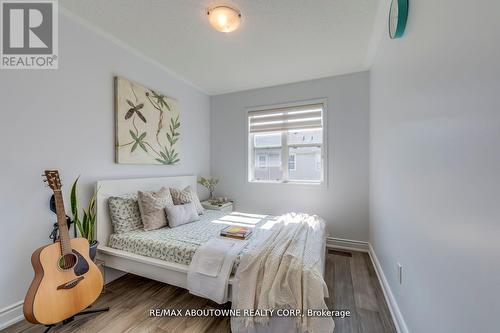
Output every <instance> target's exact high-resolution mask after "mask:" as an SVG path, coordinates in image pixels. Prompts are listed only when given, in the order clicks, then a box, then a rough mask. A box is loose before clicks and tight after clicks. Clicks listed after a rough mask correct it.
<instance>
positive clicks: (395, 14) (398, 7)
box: [389, 0, 409, 39]
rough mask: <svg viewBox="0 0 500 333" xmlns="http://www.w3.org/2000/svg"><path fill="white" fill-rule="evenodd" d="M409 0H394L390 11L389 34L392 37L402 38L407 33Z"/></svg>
mask: <svg viewBox="0 0 500 333" xmlns="http://www.w3.org/2000/svg"><path fill="white" fill-rule="evenodd" d="M408 1H409V0H392V3H391V11H390V12H389V36H390V37H391V39H396V38H400V37H402V36H403V34H404V33H405V28H406V21H407V20H408V8H409V4H408Z"/></svg>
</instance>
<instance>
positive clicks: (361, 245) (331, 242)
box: [326, 237, 370, 252]
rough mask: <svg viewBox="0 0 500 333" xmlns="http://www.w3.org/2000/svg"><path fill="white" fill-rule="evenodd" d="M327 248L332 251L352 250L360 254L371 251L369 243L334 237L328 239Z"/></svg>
mask: <svg viewBox="0 0 500 333" xmlns="http://www.w3.org/2000/svg"><path fill="white" fill-rule="evenodd" d="M326 247H328V248H330V249H340V250H350V251H359V252H368V251H369V249H370V247H369V243H368V242H362V241H357V240H351V239H342V238H334V237H327V238H326Z"/></svg>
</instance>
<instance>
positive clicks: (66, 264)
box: [58, 253, 77, 269]
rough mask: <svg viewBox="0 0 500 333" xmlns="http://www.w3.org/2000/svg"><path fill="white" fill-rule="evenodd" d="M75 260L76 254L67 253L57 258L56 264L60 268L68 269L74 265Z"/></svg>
mask: <svg viewBox="0 0 500 333" xmlns="http://www.w3.org/2000/svg"><path fill="white" fill-rule="evenodd" d="M76 261H77V258H76V255H74V254H73V253H68V254H65V255H63V256H61V258H59V262H58V266H59V268H60V269H70V268H73V267H74V266H75V265H76Z"/></svg>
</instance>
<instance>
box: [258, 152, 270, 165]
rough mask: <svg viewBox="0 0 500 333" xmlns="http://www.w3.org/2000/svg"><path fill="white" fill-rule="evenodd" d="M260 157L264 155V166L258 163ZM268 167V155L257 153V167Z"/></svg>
mask: <svg viewBox="0 0 500 333" xmlns="http://www.w3.org/2000/svg"><path fill="white" fill-rule="evenodd" d="M261 157H265V161H264V164H265V165H264V166H262V165H261V164H260V158H261ZM268 167H269V161H268V157H267V155H266V154H258V157H257V168H268Z"/></svg>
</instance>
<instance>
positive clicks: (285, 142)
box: [247, 102, 326, 183]
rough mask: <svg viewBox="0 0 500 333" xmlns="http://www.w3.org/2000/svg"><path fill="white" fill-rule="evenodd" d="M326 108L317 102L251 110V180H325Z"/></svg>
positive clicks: (308, 181) (296, 181) (249, 170)
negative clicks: (324, 124)
mask: <svg viewBox="0 0 500 333" xmlns="http://www.w3.org/2000/svg"><path fill="white" fill-rule="evenodd" d="M325 112H326V110H325V109H324V104H323V103H316V102H314V103H313V102H311V103H309V104H304V105H294V106H290V107H274V108H269V109H265V110H263V109H260V110H257V111H248V113H247V117H248V180H249V181H250V182H273V183H276V182H279V183H321V182H323V180H324V165H323V164H324V161H325V159H324V153H325V151H324V147H323V139H324V137H325V136H324V130H325V128H323V127H324V126H323V121H324V120H325V118H324V117H325ZM325 127H326V126H325Z"/></svg>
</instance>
